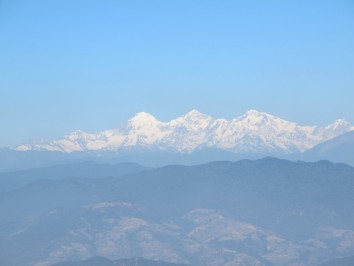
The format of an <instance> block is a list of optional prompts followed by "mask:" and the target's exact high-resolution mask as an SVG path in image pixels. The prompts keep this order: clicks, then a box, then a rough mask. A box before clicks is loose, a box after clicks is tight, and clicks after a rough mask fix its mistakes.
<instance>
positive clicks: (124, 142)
mask: <svg viewBox="0 0 354 266" xmlns="http://www.w3.org/2000/svg"><path fill="white" fill-rule="evenodd" d="M353 129H354V127H353V126H351V125H350V124H349V123H348V122H347V121H346V120H344V119H339V120H337V121H335V122H334V123H333V124H331V125H328V126H326V127H320V126H301V125H298V124H296V123H293V122H289V121H286V120H283V119H281V118H279V117H276V116H273V115H271V114H267V113H264V112H259V111H257V110H253V109H251V110H249V111H247V112H246V113H245V114H244V115H242V116H240V117H238V118H235V119H232V120H226V119H213V118H212V117H211V116H209V115H206V114H203V113H201V112H199V111H197V110H195V109H193V110H191V111H190V112H188V113H187V114H185V115H182V116H180V117H178V118H176V119H174V120H171V121H169V122H161V121H158V120H157V119H156V118H155V117H154V116H153V115H151V114H149V113H146V112H140V113H137V114H136V115H135V116H134V117H133V118H131V119H130V120H129V121H128V123H127V124H125V126H122V127H121V128H119V129H113V130H105V131H102V132H99V133H97V134H91V133H86V132H83V131H81V130H76V131H74V132H72V133H70V134H69V135H67V136H65V137H64V138H62V139H59V140H54V141H43V142H33V143H30V144H24V145H21V146H19V147H17V149H18V150H57V151H63V152H72V151H87V150H117V149H120V148H127V147H137V148H149V149H150V148H152V149H157V150H159V149H160V150H166V149H171V150H176V151H179V152H192V151H194V150H197V149H201V148H204V147H209V148H217V149H224V150H228V151H232V152H237V153H238V152H240V153H241V152H253V153H260V152H267V153H270V152H279V151H280V152H285V153H291V152H299V151H305V150H307V149H310V148H312V147H313V146H315V145H317V144H318V143H321V142H323V141H326V140H328V139H331V138H333V137H336V136H338V135H340V134H343V133H345V132H346V131H349V130H353Z"/></svg>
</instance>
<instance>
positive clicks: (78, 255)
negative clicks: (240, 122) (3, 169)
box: [0, 158, 354, 266]
mask: <svg viewBox="0 0 354 266" xmlns="http://www.w3.org/2000/svg"><path fill="white" fill-rule="evenodd" d="M128 166H129V167H128V169H127V165H113V166H112V165H108V164H103V165H100V164H96V163H80V164H75V165H61V166H56V167H49V168H45V169H37V170H26V171H17V172H13V173H7V174H6V173H3V174H2V176H1V177H0V186H1V187H2V186H4V184H6V183H7V182H8V180H12V182H14V183H13V184H15V186H10V187H9V186H8V187H7V189H6V190H5V191H0V209H1V212H0V236H1V239H2V241H0V265H7V266H17V265H21V266H29V265H31V266H33V265H35V266H47V265H51V264H54V263H59V262H65V261H80V260H86V259H88V258H92V257H94V256H102V257H105V258H107V259H108V260H112V261H116V260H119V259H122V258H137V257H141V258H145V259H147V260H152V261H165V262H170V263H179V264H190V265H194V266H201V265H203V266H233V265H244V266H294V265H297V266H305V265H306V266H308V265H309V266H310V265H318V264H320V263H322V262H326V261H330V260H332V259H336V258H340V257H348V256H353V250H354V213H353V211H352V210H353V209H354V168H353V167H350V166H348V165H344V164H334V163H331V162H328V161H321V162H316V163H308V162H301V161H299V162H291V161H286V160H280V159H275V158H265V159H261V160H241V161H237V162H228V161H219V162H211V163H208V164H202V165H195V166H182V165H180V166H178V165H171V166H165V167H161V168H157V169H146V168H144V167H139V166H137V165H128ZM80 168H82V171H80ZM70 173H72V174H70ZM106 175H107V176H106ZM105 176H106V177H105ZM24 180H25V181H30V182H23V181H24ZM16 181H18V182H16ZM108 263H109V261H108ZM64 265H65V264H64ZM69 265H70V264H69Z"/></svg>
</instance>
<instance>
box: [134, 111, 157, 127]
mask: <svg viewBox="0 0 354 266" xmlns="http://www.w3.org/2000/svg"><path fill="white" fill-rule="evenodd" d="M129 123H130V124H131V125H134V126H146V125H153V124H156V123H158V120H157V119H156V118H155V117H154V116H153V115H151V114H149V113H146V112H140V113H137V114H136V115H135V116H134V117H133V118H131V119H130V120H129Z"/></svg>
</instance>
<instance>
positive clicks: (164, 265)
mask: <svg viewBox="0 0 354 266" xmlns="http://www.w3.org/2000/svg"><path fill="white" fill-rule="evenodd" d="M51 266H188V265H187V264H177V263H170V262H164V261H153V260H146V259H143V258H133V259H120V260H109V259H107V258H104V257H93V258H90V259H87V260H83V261H67V262H59V263H55V264H53V265H51Z"/></svg>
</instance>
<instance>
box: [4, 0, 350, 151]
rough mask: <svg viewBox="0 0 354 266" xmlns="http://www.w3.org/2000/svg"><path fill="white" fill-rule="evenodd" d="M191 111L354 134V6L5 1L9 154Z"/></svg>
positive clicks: (237, 0)
mask: <svg viewBox="0 0 354 266" xmlns="http://www.w3.org/2000/svg"><path fill="white" fill-rule="evenodd" d="M192 109H197V110H199V111H200V112H203V113H206V114H209V115H211V116H213V117H215V118H221V117H223V118H227V119H231V118H234V117H238V116H241V115H242V114H243V113H245V112H246V111H247V110H249V109H256V110H258V111H263V112H267V113H271V114H273V115H276V116H279V117H281V118H284V119H286V120H290V121H294V122H297V123H300V124H302V125H315V124H316V125H326V124H329V123H332V122H333V121H334V120H336V119H338V118H345V119H347V120H348V121H349V122H351V123H353V124H354V1H352V0H332V1H327V0H318V1H317V0H311V1H305V0H298V1H284V0H279V1H276V0H270V1H263V0H260V1H254V0H243V1H242V0H219V1H208V0H203V1H193V0H178V1H177V0H170V1H166V0H164V1H162V0H161V1H154V0H151V1H136V0H129V1H113V0H105V1H90V0H82V1H80V0H74V1H73V0H51V1H47V0H45V1H44V0H42V1H41V0H37V1H34V0H27V1H26V0H0V123H1V124H0V147H10V148H12V147H15V146H17V145H19V144H22V143H26V142H28V141H29V140H36V139H37V140H39V139H55V138H59V137H62V136H64V135H66V134H68V133H69V132H71V131H74V130H76V129H81V130H83V131H87V132H90V133H95V132H98V131H101V130H105V129H110V128H116V127H118V126H119V125H121V124H122V123H124V122H125V121H127V120H128V119H130V118H131V117H132V116H134V114H135V113H138V112H141V111H144V112H148V113H151V114H153V115H154V116H155V117H156V118H157V119H159V120H161V121H169V120H171V119H174V118H176V117H178V116H180V115H183V114H185V113H187V112H188V111H190V110H192Z"/></svg>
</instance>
